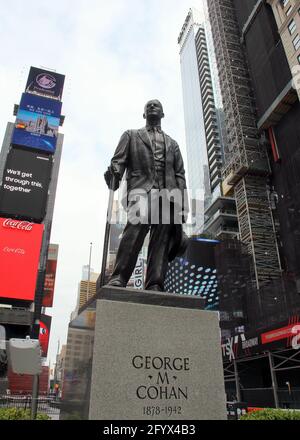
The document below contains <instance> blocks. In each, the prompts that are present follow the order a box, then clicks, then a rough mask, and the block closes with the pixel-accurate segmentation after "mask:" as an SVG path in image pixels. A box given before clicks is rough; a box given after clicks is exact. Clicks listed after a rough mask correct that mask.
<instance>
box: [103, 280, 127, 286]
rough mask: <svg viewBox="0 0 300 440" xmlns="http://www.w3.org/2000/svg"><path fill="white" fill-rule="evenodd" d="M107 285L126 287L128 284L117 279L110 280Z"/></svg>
mask: <svg viewBox="0 0 300 440" xmlns="http://www.w3.org/2000/svg"><path fill="white" fill-rule="evenodd" d="M107 286H114V287H126V284H125V283H123V282H122V281H121V280H118V279H116V280H112V281H109V282H108V283H107Z"/></svg>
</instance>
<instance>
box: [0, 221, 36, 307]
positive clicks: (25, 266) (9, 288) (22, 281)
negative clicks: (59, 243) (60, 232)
mask: <svg viewBox="0 0 300 440" xmlns="http://www.w3.org/2000/svg"><path fill="white" fill-rule="evenodd" d="M43 230H44V225H39V224H35V223H30V222H28V221H22V220H13V219H10V218H0V297H1V298H10V299H17V300H24V301H33V300H34V296H35V288H36V281H37V275H38V265H39V259H40V250H41V244H42V238H43Z"/></svg>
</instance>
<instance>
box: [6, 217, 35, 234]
mask: <svg viewBox="0 0 300 440" xmlns="http://www.w3.org/2000/svg"><path fill="white" fill-rule="evenodd" d="M2 226H3V227H4V228H11V229H19V230H21V231H27V232H28V231H32V228H33V223H30V222H27V221H23V220H22V221H20V220H12V219H11V218H8V219H6V220H4V222H3V225H2Z"/></svg>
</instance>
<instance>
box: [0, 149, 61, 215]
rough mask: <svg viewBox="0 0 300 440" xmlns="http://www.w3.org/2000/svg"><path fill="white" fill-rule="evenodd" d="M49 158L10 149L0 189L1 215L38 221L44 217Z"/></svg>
mask: <svg viewBox="0 0 300 440" xmlns="http://www.w3.org/2000/svg"><path fill="white" fill-rule="evenodd" d="M52 164H53V160H52V157H51V156H48V155H46V154H41V153H35V152H31V151H25V150H21V149H17V148H12V149H11V151H10V152H9V154H8V156H7V161H6V165H5V167H4V173H3V179H2V187H1V189H0V214H1V215H2V216H7V217H10V216H12V217H18V218H22V219H28V220H33V221H35V222H41V221H42V220H43V219H44V217H45V214H46V204H47V198H48V189H49V183H50V178H51V171H52Z"/></svg>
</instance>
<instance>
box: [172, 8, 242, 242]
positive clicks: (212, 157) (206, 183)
mask: <svg viewBox="0 0 300 440" xmlns="http://www.w3.org/2000/svg"><path fill="white" fill-rule="evenodd" d="M178 42H179V44H180V62H181V71H182V89H183V101H184V114H185V129H186V143H187V160H188V170H189V176H190V179H189V183H190V191H191V195H192V199H194V200H192V222H193V224H194V225H195V226H194V228H193V229H192V231H193V233H194V234H199V233H202V232H204V233H205V234H208V235H210V236H212V237H217V238H222V237H224V236H228V235H229V236H236V235H237V234H238V228H237V219H236V213H235V201H234V198H226V197H222V196H223V194H222V188H221V180H222V179H221V169H222V166H223V163H224V159H225V152H226V139H225V136H224V129H223V126H224V112H223V108H222V100H221V94H220V86H219V79H218V72H217V64H216V59H215V52H214V47H213V42H212V36H211V30H210V24H209V22H208V20H206V19H205V18H204V14H203V15H201V14H200V13H199V12H197V11H196V10H195V9H191V10H190V11H189V13H188V15H187V18H186V20H185V23H184V25H183V28H182V30H181V33H180V35H179V38H178ZM193 176H195V178H194V177H193ZM199 188H202V191H201V192H200V193H199V194H200V198H201V197H203V198H204V200H202V199H201V200H199V194H198V195H197V194H196V193H195V190H196V189H199ZM195 199H196V200H195ZM218 200H219V202H218V203H216V201H218ZM194 207H195V208H194ZM193 208H194V209H193ZM227 213H229V215H227Z"/></svg>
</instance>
